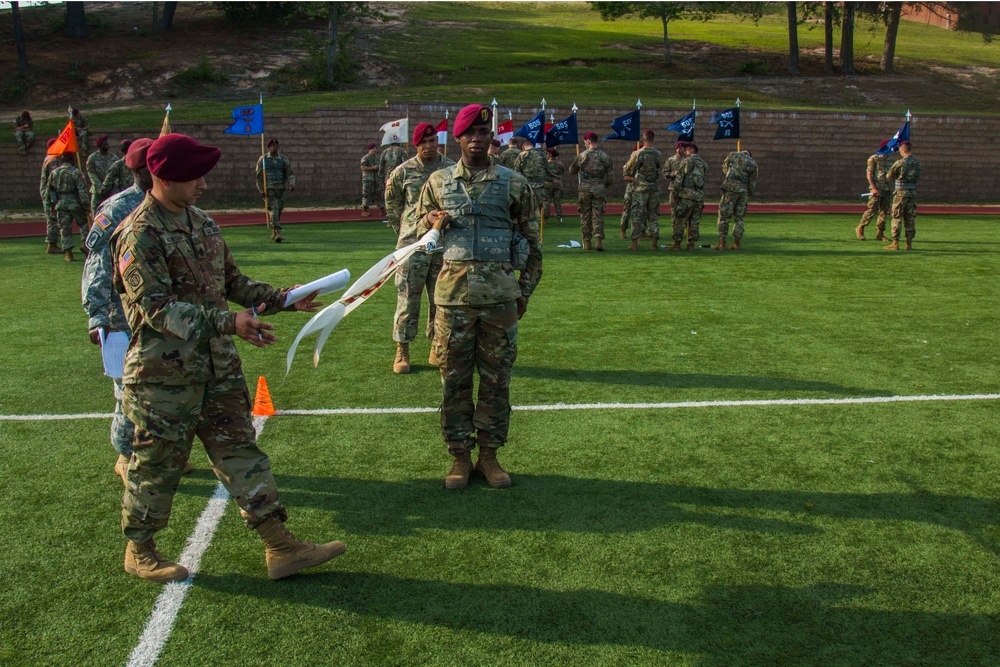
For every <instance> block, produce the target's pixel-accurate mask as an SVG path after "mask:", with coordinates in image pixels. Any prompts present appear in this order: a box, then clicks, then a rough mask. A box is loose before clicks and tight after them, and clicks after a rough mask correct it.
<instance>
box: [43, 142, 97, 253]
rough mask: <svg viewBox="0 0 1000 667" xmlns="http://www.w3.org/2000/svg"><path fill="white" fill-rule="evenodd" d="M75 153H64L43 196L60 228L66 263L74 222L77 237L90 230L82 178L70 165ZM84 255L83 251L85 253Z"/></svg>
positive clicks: (72, 165) (85, 187) (60, 239)
mask: <svg viewBox="0 0 1000 667" xmlns="http://www.w3.org/2000/svg"><path fill="white" fill-rule="evenodd" d="M75 159H76V155H75V154H74V153H63V154H62V164H61V165H59V166H58V167H56V168H55V169H53V170H52V173H51V174H49V180H48V183H47V184H46V186H47V189H46V191H45V194H44V195H43V196H44V197H45V198H46V199H48V201H49V205H50V206H52V207H53V208H54V209H55V214H56V220H57V222H58V224H59V247H60V248H61V249H62V251H63V254H64V255H65V259H66V261H67V262H72V261H73V245H74V244H73V222H74V221H76V224H77V225H78V226H79V227H80V236H82V237H84V238H86V236H87V230H88V229H89V222H88V218H89V217H90V211H89V210H88V209H87V204H88V202H89V201H90V199H89V197H88V196H87V186H86V185H85V184H84V182H83V175H82V174H81V173H80V170H79V169H77V168H76V165H74V164H73V161H74V160H75ZM84 252H86V250H84Z"/></svg>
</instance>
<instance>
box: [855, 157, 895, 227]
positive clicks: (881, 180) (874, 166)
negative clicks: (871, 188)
mask: <svg viewBox="0 0 1000 667" xmlns="http://www.w3.org/2000/svg"><path fill="white" fill-rule="evenodd" d="M888 171H889V156H888V155H879V154H878V153H876V154H874V155H872V156H871V157H870V158H868V167H867V169H866V171H865V173H866V174H867V177H868V178H870V179H871V181H872V183H874V184H875V189H876V190H878V192H877V193H872V195H871V196H870V197H868V210H867V211H865V214H864V215H863V216H861V225H860V226H861V227H867V226H868V223H870V222H871V221H872V218H874V217H875V216H876V215H877V216H878V220H877V222H876V223H875V228H876V229H877V230H878V231H879V232H884V231H885V218H886V216H889V217H890V218H891V217H892V195H891V194H890V190H891V188H890V186H889V178H888V174H887V172H888Z"/></svg>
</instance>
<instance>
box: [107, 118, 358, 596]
mask: <svg viewBox="0 0 1000 667" xmlns="http://www.w3.org/2000/svg"><path fill="white" fill-rule="evenodd" d="M219 156H220V151H219V149H218V148H215V147H214V146H202V145H201V144H199V143H198V142H196V141H195V140H194V139H192V138H191V137H188V136H185V135H181V134H167V135H165V136H163V137H160V138H159V139H157V140H156V141H155V142H153V144H152V145H151V146H150V147H149V149H148V152H147V155H146V164H147V166H148V167H149V171H150V172H151V173H152V175H153V187H152V190H151V191H150V193H149V194H148V195H147V196H146V198H145V199H144V200H143V202H142V203H141V204H140V205H139V207H138V208H137V209H136V210H135V211H134V212H133V213H132V214H131V215H129V216H128V217H127V218H126V219H125V220H124V221H123V222H122V223H121V224H120V225H119V227H118V229H117V230H116V231H115V233H114V234H113V235H112V237H111V256H112V258H113V259H114V266H115V273H114V278H113V279H114V284H115V289H117V290H118V292H119V293H121V294H122V295H123V296H122V304H123V305H124V309H125V315H126V318H127V319H128V325H129V328H130V329H131V330H132V339H131V343H130V344H129V348H128V352H127V353H126V355H125V372H124V377H123V378H122V382H123V384H124V393H123V396H122V410H123V411H124V413H125V415H126V416H127V417H128V418H129V419H130V420H131V421H132V422H133V423H134V424H135V438H134V440H133V441H132V450H133V451H132V459H131V462H130V463H129V467H128V484H127V485H126V492H125V496H124V498H123V499H122V532H123V533H124V534H125V537H126V538H127V539H128V547H127V549H126V552H125V571H126V572H128V573H130V574H133V575H135V576H137V577H141V578H143V579H148V580H151V581H157V582H169V581H181V580H183V579H185V578H187V576H188V571H187V569H186V568H184V567H183V566H182V565H178V564H176V563H172V562H170V561H169V560H167V559H166V558H164V557H163V556H162V555H161V554H160V553H159V552H158V551H157V549H156V543H155V541H154V539H153V536H154V535H155V534H156V532H157V531H159V530H162V529H164V528H166V526H167V522H168V520H169V518H170V509H171V505H172V503H173V497H174V493H175V492H176V489H177V485H178V483H179V481H180V477H181V471H182V470H183V468H184V463H185V462H186V461H187V460H188V456H189V455H190V453H191V445H192V442H193V440H194V436H195V435H197V436H198V438H199V439H201V441H202V443H203V444H204V445H205V450H206V451H207V453H208V457H209V460H210V461H211V463H212V469H213V470H214V472H215V474H216V476H217V477H218V478H219V481H221V482H222V483H223V485H224V486H225V487H226V489H227V490H228V491H229V494H230V495H231V496H232V497H233V499H234V500H235V501H236V503H237V505H239V508H240V513H241V515H242V516H243V518H244V520H245V521H246V524H247V526H248V527H251V528H253V529H255V530H256V531H257V532H258V533H259V534H260V536H261V537H262V538H263V540H264V543H265V545H266V550H265V558H266V561H267V570H268V576H270V577H271V579H281V578H283V577H286V576H289V575H291V574H294V573H295V572H297V571H298V570H300V569H302V568H305V567H311V566H313V565H318V564H319V563H323V562H325V561H327V560H329V559H330V558H333V557H334V556H338V555H340V554H341V553H343V552H344V545H343V544H341V543H340V542H331V543H329V544H325V545H315V544H309V543H306V542H301V541H299V540H297V539H295V537H294V536H292V535H291V533H289V532H288V530H287V529H286V528H285V527H284V525H283V522H284V521H285V520H286V519H287V513H286V511H285V508H284V506H283V505H282V503H281V501H280V500H279V498H278V489H277V486H276V485H275V482H274V477H273V476H272V474H271V466H270V461H269V459H268V457H267V455H266V454H265V453H264V452H263V451H261V450H260V448H259V447H258V446H257V438H256V434H255V430H254V426H253V423H252V421H251V418H250V394H249V392H248V390H247V385H246V380H245V379H244V377H243V370H242V366H241V364H240V356H239V353H238V352H237V350H236V346H235V345H234V344H233V336H234V335H236V336H239V337H240V338H242V339H243V340H245V341H246V342H248V343H250V344H251V345H253V346H255V347H260V348H263V347H266V346H268V345H271V344H273V343H274V342H275V340H276V339H275V337H274V334H273V333H272V330H273V329H274V327H273V326H272V325H270V324H267V323H266V322H262V321H260V320H258V319H257V317H258V316H259V315H263V314H267V315H270V314H274V313H277V312H280V311H282V310H299V311H305V312H314V311H316V310H317V308H318V307H319V306H320V305H322V304H319V303H316V302H315V301H313V299H314V298H315V296H316V294H315V293H313V294H311V295H309V296H307V297H305V298H304V299H302V300H300V301H298V302H296V303H294V304H292V305H290V306H286V304H285V298H286V294H287V291H288V290H286V289H281V290H279V289H276V288H274V287H271V286H270V285H267V284H265V283H260V282H255V281H253V280H250V279H249V278H247V277H246V276H244V275H243V274H242V273H241V272H240V270H239V269H238V268H237V266H236V263H235V262H234V261H233V256H232V254H230V252H229V248H228V247H227V246H226V242H225V240H224V239H223V238H222V230H221V229H220V228H219V226H218V225H217V224H216V223H215V221H214V220H212V219H211V218H210V217H208V216H207V215H206V214H205V213H204V212H203V211H201V210H200V209H198V208H195V206H194V204H195V203H196V202H197V201H198V198H199V197H200V196H201V194H202V192H204V190H205V188H206V187H207V186H206V185H205V178H204V177H205V174H207V173H208V172H209V171H210V170H211V169H212V168H213V167H214V166H215V164H216V163H217V162H218V160H219ZM230 301H232V302H234V303H239V304H241V305H243V306H245V307H246V309H245V310H240V311H235V312H234V311H232V310H230V309H229V305H228V302H230ZM251 306H256V307H258V308H259V311H258V312H254V311H253V310H251Z"/></svg>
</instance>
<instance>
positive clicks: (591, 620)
mask: <svg viewBox="0 0 1000 667" xmlns="http://www.w3.org/2000/svg"><path fill="white" fill-rule="evenodd" d="M349 553H350V552H348V554H349ZM335 563H336V562H335ZM324 567H326V568H334V569H333V571H329V570H328V571H325V572H324V571H320V572H316V573H310V574H299V575H297V576H295V577H293V578H291V579H288V580H285V581H281V582H277V583H271V582H267V581H262V580H260V579H259V578H255V577H248V576H245V575H237V574H230V575H225V576H212V575H208V574H199V575H198V576H197V578H196V579H195V586H197V587H200V588H204V589H207V590H212V591H217V592H221V593H226V594H228V595H231V596H234V599H242V598H243V597H245V596H247V595H252V596H254V597H257V598H260V599H263V600H272V601H277V602H281V603H283V604H282V605H281V606H282V607H285V606H288V605H294V606H301V605H310V606H314V607H318V608H322V609H327V610H337V611H345V612H349V613H351V614H357V615H360V616H364V617H375V618H379V619H386V620H390V621H394V622H400V623H407V624H411V623H412V624H417V625H421V626H428V627H442V628H448V629H449V630H454V631H459V632H463V633H465V632H474V633H482V634H486V635H494V636H501V637H513V638H517V639H519V640H524V641H529V642H541V643H546V644H556V645H566V644H569V645H584V646H604V645H616V646H624V647H647V648H650V649H654V650H657V651H664V652H667V651H670V652H681V653H684V654H689V655H691V654H694V656H696V658H695V660H696V662H694V663H692V664H698V665H703V666H716V665H804V664H810V665H883V666H885V665H916V664H921V665H963V666H966V665H995V664H998V662H1000V645H998V644H997V643H996V642H995V641H993V638H995V637H996V636H997V633H998V632H1000V617H998V616H997V615H994V614H969V613H933V612H924V611H895V610H893V611H887V610H883V609H872V608H867V607H869V605H868V604H866V601H865V600H864V598H865V597H866V596H869V595H871V594H873V593H875V591H874V590H872V589H871V588H867V587H862V586H853V585H847V584H837V583H821V584H816V585H813V586H809V587H803V588H793V587H785V586H707V587H706V588H704V589H703V591H702V594H701V597H700V598H699V599H697V600H695V601H693V602H691V603H678V602H666V601H663V600H656V599H649V598H643V597H636V596H632V595H623V594H620V593H613V592H607V591H599V590H587V589H584V590H568V591H554V590H546V589H541V588H532V587H529V586H523V585H517V584H511V583H501V584H476V583H467V582H449V581H434V580H427V579H411V578H403V577H396V576H392V575H388V574H377V573H369V572H343V571H336V564H334V565H327V566H324ZM470 639H471V642H470V644H471V646H470V649H471V648H475V644H476V643H483V644H484V645H488V644H489V640H488V639H485V638H483V639H475V638H470ZM595 657H596V656H595ZM685 664H687V663H685Z"/></svg>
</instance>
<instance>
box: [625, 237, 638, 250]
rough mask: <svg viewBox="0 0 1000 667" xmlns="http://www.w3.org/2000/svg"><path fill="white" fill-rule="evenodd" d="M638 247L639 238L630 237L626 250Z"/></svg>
mask: <svg viewBox="0 0 1000 667" xmlns="http://www.w3.org/2000/svg"><path fill="white" fill-rule="evenodd" d="M638 249H639V239H632V242H631V243H629V244H628V248H626V250H638Z"/></svg>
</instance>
